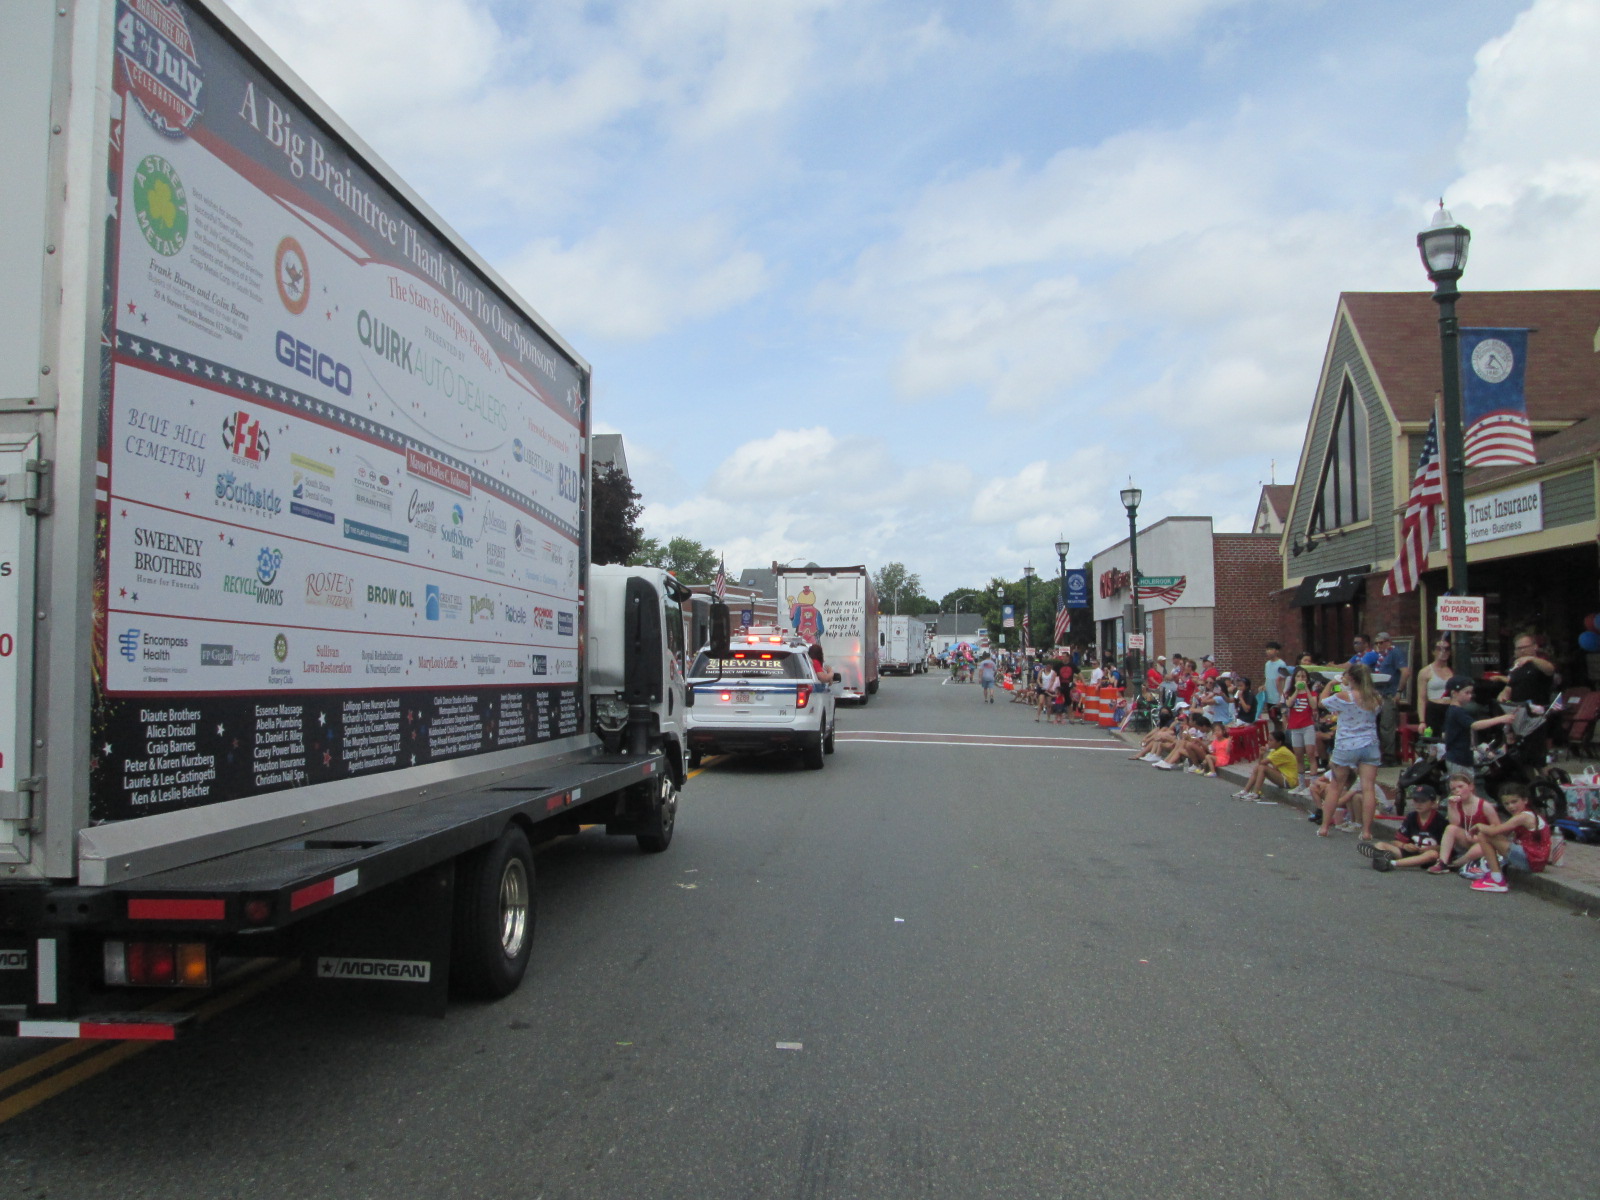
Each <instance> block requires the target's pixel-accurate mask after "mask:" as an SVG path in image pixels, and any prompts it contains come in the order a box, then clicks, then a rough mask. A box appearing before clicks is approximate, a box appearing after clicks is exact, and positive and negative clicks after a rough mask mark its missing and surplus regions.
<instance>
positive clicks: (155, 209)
mask: <svg viewBox="0 0 1600 1200" xmlns="http://www.w3.org/2000/svg"><path fill="white" fill-rule="evenodd" d="M133 211H134V215H135V217H136V219H137V220H138V222H139V232H140V233H142V234H144V240H145V241H147V242H149V243H150V249H152V250H154V251H155V252H156V253H157V254H159V255H161V256H162V257H164V258H171V257H172V256H173V255H174V254H176V253H178V252H179V251H180V250H182V249H183V244H184V243H185V242H186V241H188V240H189V197H188V193H187V192H185V191H184V188H183V180H182V179H181V178H180V177H179V175H178V172H177V170H176V169H175V168H174V167H173V165H172V164H171V163H169V162H168V161H167V160H166V159H164V158H162V157H161V156H160V155H159V154H147V155H146V156H145V158H144V160H143V161H142V162H141V163H140V164H139V167H138V169H137V170H135V171H134V173H133Z"/></svg>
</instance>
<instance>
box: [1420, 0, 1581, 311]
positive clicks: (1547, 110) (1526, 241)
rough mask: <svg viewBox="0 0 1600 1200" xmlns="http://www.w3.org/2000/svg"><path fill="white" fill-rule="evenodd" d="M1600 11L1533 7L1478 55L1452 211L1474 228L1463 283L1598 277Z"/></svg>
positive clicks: (1573, 4) (1560, 283)
mask: <svg viewBox="0 0 1600 1200" xmlns="http://www.w3.org/2000/svg"><path fill="white" fill-rule="evenodd" d="M1597 62H1600V6H1597V5H1595V4H1594V3H1593V2H1592V0H1537V3H1535V4H1533V5H1532V6H1531V7H1530V8H1529V9H1528V10H1527V11H1525V12H1524V13H1522V14H1521V15H1520V16H1519V17H1518V18H1517V19H1516V21H1515V22H1514V23H1513V24H1512V27H1511V28H1510V29H1509V30H1508V31H1507V32H1506V33H1505V34H1504V35H1503V36H1501V37H1498V38H1495V39H1494V40H1493V41H1491V42H1489V43H1488V44H1486V45H1485V46H1484V47H1483V48H1482V49H1481V50H1480V51H1479V52H1478V55H1477V59H1476V70H1475V71H1474V73H1473V77H1472V82H1471V98H1470V100H1469V102H1468V106H1467V115H1468V128H1467V136H1466V138H1465V140H1464V142H1463V144H1462V148H1461V164H1462V167H1463V169H1464V173H1463V174H1462V176H1461V178H1459V179H1458V180H1457V181H1456V182H1455V183H1454V184H1452V185H1451V186H1450V188H1449V191H1448V193H1447V196H1446V200H1447V203H1448V204H1449V205H1450V207H1451V211H1452V212H1453V213H1454V214H1455V216H1456V218H1457V219H1458V220H1460V221H1463V222H1464V223H1466V224H1467V225H1469V226H1470V227H1471V228H1472V232H1473V241H1472V256H1471V259H1470V261H1469V264H1468V272H1469V274H1468V278H1467V280H1466V281H1465V283H1464V284H1463V286H1466V287H1472V286H1477V287H1483V288H1494V287H1552V288H1561V287H1593V286H1594V284H1595V280H1596V278H1600V239H1596V238H1595V237H1594V236H1593V230H1594V229H1595V228H1596V226H1597V225H1600V71H1597V70H1596V64H1597Z"/></svg>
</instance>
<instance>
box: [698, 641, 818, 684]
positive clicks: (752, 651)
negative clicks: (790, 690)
mask: <svg viewBox="0 0 1600 1200" xmlns="http://www.w3.org/2000/svg"><path fill="white" fill-rule="evenodd" d="M729 653H730V654H732V655H733V657H732V658H722V659H716V658H712V657H711V656H710V655H709V654H707V653H705V652H704V651H701V653H700V656H699V657H698V658H696V659H695V662H694V671H693V673H692V674H693V676H694V678H696V679H706V678H709V677H711V676H714V675H719V674H720V675H724V676H731V677H733V678H735V679H809V678H811V677H812V672H811V665H810V663H809V662H808V661H807V660H806V659H805V657H804V656H802V655H799V654H796V653H795V652H794V651H793V650H789V649H786V648H785V647H783V646H773V645H770V644H769V645H765V646H762V645H755V646H739V645H735V646H734V647H733V649H732V650H731V651H729Z"/></svg>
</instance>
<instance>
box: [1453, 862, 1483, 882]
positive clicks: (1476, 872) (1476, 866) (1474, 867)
mask: <svg viewBox="0 0 1600 1200" xmlns="http://www.w3.org/2000/svg"><path fill="white" fill-rule="evenodd" d="M1488 873H1489V868H1488V867H1487V866H1485V865H1484V864H1483V863H1481V862H1469V863H1468V864H1467V865H1466V866H1464V867H1462V868H1461V870H1460V871H1459V872H1458V874H1460V876H1461V878H1463V879H1482V878H1483V877H1484V876H1485V875H1487V874H1488Z"/></svg>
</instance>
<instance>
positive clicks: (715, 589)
mask: <svg viewBox="0 0 1600 1200" xmlns="http://www.w3.org/2000/svg"><path fill="white" fill-rule="evenodd" d="M711 594H712V595H713V596H715V597H716V598H717V600H718V602H721V601H724V600H726V599H727V598H728V569H727V566H726V565H725V563H723V562H718V563H717V575H716V578H715V579H713V580H712V581H711Z"/></svg>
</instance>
